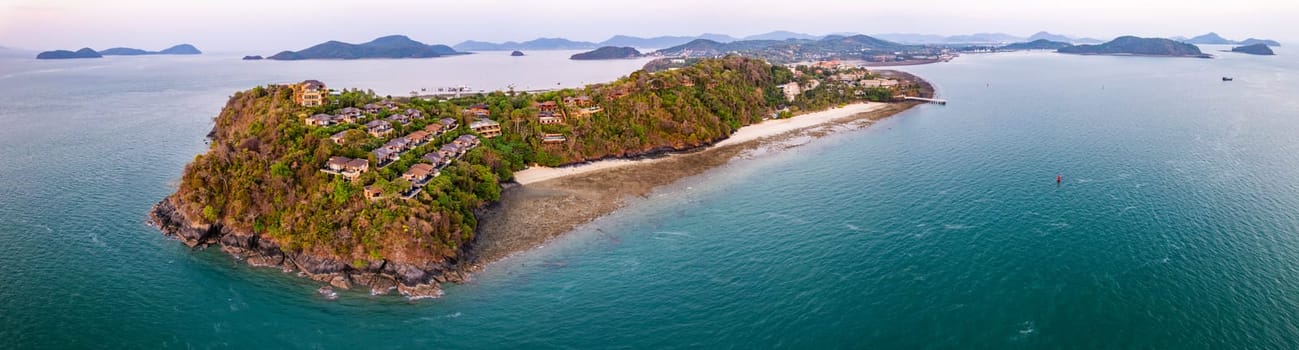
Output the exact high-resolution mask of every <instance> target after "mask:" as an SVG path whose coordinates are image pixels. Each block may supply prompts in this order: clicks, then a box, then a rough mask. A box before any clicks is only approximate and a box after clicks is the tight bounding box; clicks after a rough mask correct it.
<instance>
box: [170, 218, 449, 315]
mask: <svg viewBox="0 0 1299 350" xmlns="http://www.w3.org/2000/svg"><path fill="white" fill-rule="evenodd" d="M174 201H175V199H174V196H168V197H167V198H165V199H163V200H162V201H161V202H158V204H156V205H154V206H153V208H152V209H150V210H149V218H148V223H149V224H150V225H153V226H155V227H157V228H158V229H159V230H160V231H162V233H163V234H164V235H166V236H169V237H174V238H176V239H178V240H180V241H181V243H184V244H185V245H186V246H189V247H190V248H194V249H203V248H207V247H209V246H213V245H215V246H219V247H220V248H221V251H223V252H226V253H227V254H230V255H231V256H233V257H234V258H235V259H237V260H242V261H244V262H246V263H247V264H248V265H251V266H255V267H275V268H280V270H282V271H284V272H294V271H297V272H299V274H300V275H301V276H303V277H307V278H310V279H312V280H315V281H318V282H323V283H327V284H328V285H329V287H328V288H322V289H321V294H332V293H333V291H332V289H333V288H338V289H353V288H361V287H368V288H369V289H370V293H371V294H372V295H384V294H389V293H392V292H394V291H395V292H397V293H400V294H401V295H405V296H407V297H409V298H411V299H420V298H436V297H439V296H441V295H442V287H441V284H442V283H446V282H452V283H463V282H465V281H466V280H467V279H468V273H466V272H465V271H464V270H463V269H461V268H460V266H458V265H447V264H437V263H429V264H425V265H414V264H404V263H397V262H393V261H389V260H379V261H371V262H368V264H367V265H366V267H364V268H356V267H353V266H352V264H351V263H350V262H343V261H338V260H335V259H330V258H327V257H320V256H314V255H310V254H302V253H294V252H290V251H285V250H283V249H280V247H279V246H278V245H277V244H275V242H273V241H271V240H268V239H263V237H262V236H261V235H260V234H256V233H250V232H239V231H234V230H230V229H228V228H226V227H224V226H222V225H205V224H198V223H197V222H198V221H196V220H191V219H189V218H187V217H186V216H185V215H184V214H183V213H181V212H180V211H179V210H177V209H176V204H175V202H174Z"/></svg>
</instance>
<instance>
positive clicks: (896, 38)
mask: <svg viewBox="0 0 1299 350" xmlns="http://www.w3.org/2000/svg"><path fill="white" fill-rule="evenodd" d="M872 36H874V37H876V38H880V39H884V40H888V41H893V42H899V43H907V44H946V43H947V37H946V36H942V35H934V34H916V33H884V34H874V35H872Z"/></svg>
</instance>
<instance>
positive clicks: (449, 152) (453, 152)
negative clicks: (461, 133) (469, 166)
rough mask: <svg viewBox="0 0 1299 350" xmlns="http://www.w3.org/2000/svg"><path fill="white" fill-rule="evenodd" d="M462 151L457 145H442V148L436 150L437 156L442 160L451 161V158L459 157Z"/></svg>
mask: <svg viewBox="0 0 1299 350" xmlns="http://www.w3.org/2000/svg"><path fill="white" fill-rule="evenodd" d="M463 151H464V150H463V149H461V148H460V145H457V144H455V143H448V144H445V145H442V148H439V149H438V154H441V155H442V158H446V159H451V158H455V157H459V156H460V152H463Z"/></svg>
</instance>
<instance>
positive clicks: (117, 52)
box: [36, 44, 203, 60]
mask: <svg viewBox="0 0 1299 350" xmlns="http://www.w3.org/2000/svg"><path fill="white" fill-rule="evenodd" d="M202 53H203V52H202V51H199V50H198V48H196V47H194V45H190V44H180V45H176V46H172V47H169V48H166V49H164V50H162V51H146V50H141V49H135V48H129V47H114V48H111V49H106V50H103V51H95V50H92V49H91V48H88V47H86V48H82V49H81V50H77V51H75V52H74V51H68V50H54V51H45V52H41V53H40V54H37V55H36V59H42V60H45V59H68V58H100V57H104V56H143V55H198V54H202Z"/></svg>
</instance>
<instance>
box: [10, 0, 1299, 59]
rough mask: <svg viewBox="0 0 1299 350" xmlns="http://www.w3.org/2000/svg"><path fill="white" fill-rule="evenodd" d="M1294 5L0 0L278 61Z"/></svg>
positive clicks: (72, 43) (102, 36) (1179, 1)
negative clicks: (296, 53) (482, 44)
mask: <svg viewBox="0 0 1299 350" xmlns="http://www.w3.org/2000/svg"><path fill="white" fill-rule="evenodd" d="M1295 18H1299V1H1297V0H1236V1H1233V0H1141V1H1135V0H1087V1H1081V0H1073V1H1066V0H1038V1H1028V0H980V1H974V0H929V1H924V2H917V1H897V0H891V1H874V0H864V1H862V0H858V1H851V0H840V1H836V0H796V1H789V0H786V1H769V0H744V1H728V0H702V1H701V0H653V1H617V0H545V1H536V0H526V1H507V0H457V1H441V0H434V1H419V0H367V1H333V0H316V1H301V0H0V46H4V47H11V48H23V49H30V50H53V49H77V48H81V47H91V48H95V49H106V48H109V47H118V46H124V47H135V48H141V49H149V50H159V49H162V48H165V47H168V46H171V45H173V44H178V43H190V44H194V45H195V46H197V47H199V48H200V49H202V50H204V51H208V52H230V53H239V54H273V53H275V52H278V51H281V50H299V49H302V48H306V47H308V46H311V45H314V44H317V43H320V42H324V41H327V40H340V41H345V42H365V41H368V40H370V39H373V38H375V37H379V36H384V35H390V34H404V35H407V36H410V37H411V38H412V39H415V40H419V41H422V42H425V43H429V44H447V45H453V44H456V43H459V42H461V41H464V40H480V41H506V40H514V41H523V40H531V39H535V38H538V37H564V38H568V39H573V40H585V41H596V42H598V41H601V40H604V39H607V38H609V37H610V36H613V35H615V34H626V35H635V36H642V37H649V36H659V35H698V34H700V33H722V34H729V35H732V36H745V35H752V34H758V33H764V32H769V31H773V30H789V31H795V32H803V33H811V34H828V33H844V32H852V33H864V34H874V33H923V34H941V35H954V34H969V33H975V32H1003V33H1009V34H1015V35H1020V36H1028V35H1030V34H1032V33H1035V32H1038V31H1043V30H1045V31H1049V32H1052V33H1063V34H1068V35H1073V36H1078V37H1094V38H1099V39H1109V38H1113V37H1115V36H1118V35H1125V34H1133V35H1139V36H1158V37H1168V36H1175V35H1181V36H1188V37H1189V36H1194V35H1199V34H1203V33H1206V32H1210V31H1213V32H1217V33H1219V34H1221V35H1222V36H1224V37H1226V38H1229V39H1236V40H1241V39H1245V38H1247V37H1256V38H1269V39H1275V40H1280V41H1282V42H1299V25H1295V24H1291V23H1294V22H1292V21H1293V20H1294V19H1295Z"/></svg>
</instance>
